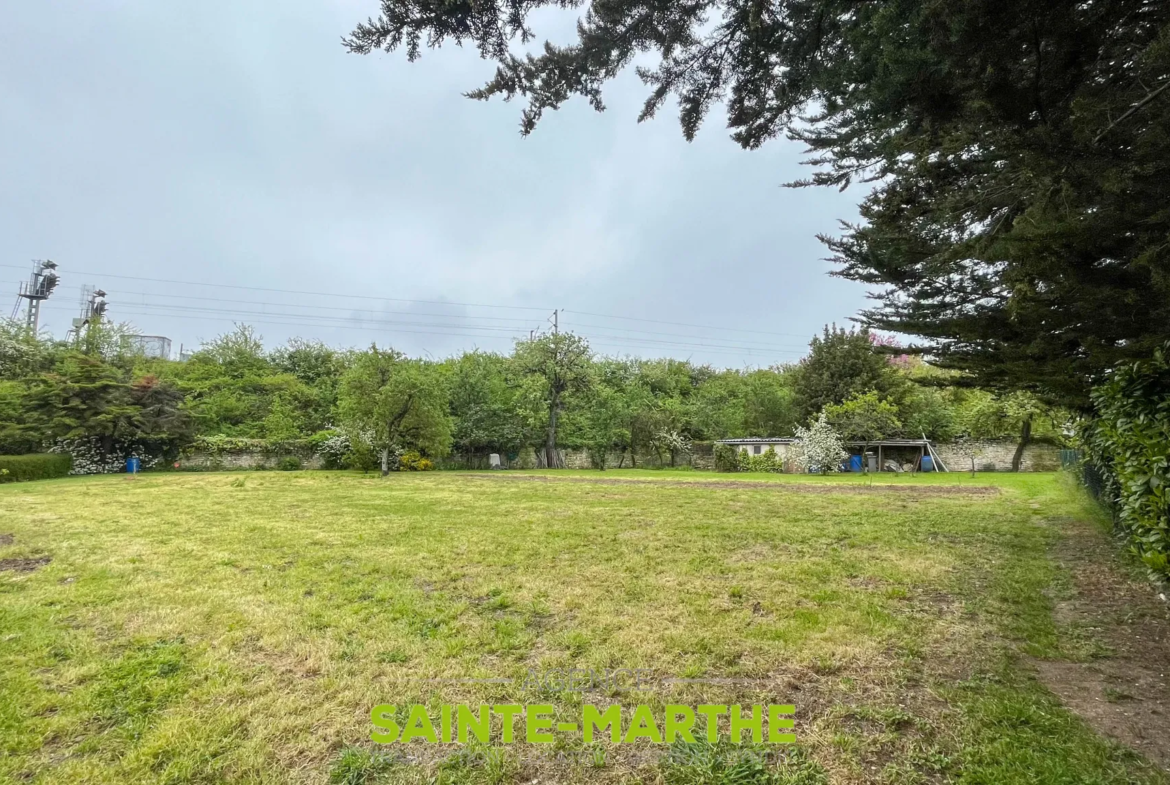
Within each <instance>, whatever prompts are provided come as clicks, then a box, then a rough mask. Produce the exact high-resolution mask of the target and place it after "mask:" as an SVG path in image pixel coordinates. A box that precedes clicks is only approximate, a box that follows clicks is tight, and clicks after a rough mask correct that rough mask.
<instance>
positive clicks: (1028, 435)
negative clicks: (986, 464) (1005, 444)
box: [1012, 415, 1032, 472]
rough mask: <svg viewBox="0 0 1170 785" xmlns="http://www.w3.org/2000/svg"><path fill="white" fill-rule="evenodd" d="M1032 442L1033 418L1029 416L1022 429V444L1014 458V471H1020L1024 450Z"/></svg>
mask: <svg viewBox="0 0 1170 785" xmlns="http://www.w3.org/2000/svg"><path fill="white" fill-rule="evenodd" d="M1031 441H1032V417H1031V415H1029V416H1028V417H1027V419H1025V420H1024V424H1023V425H1022V426H1021V427H1020V443H1019V444H1018V445H1017V446H1016V454H1015V455H1013V456H1012V471H1013V472H1018V471H1019V470H1020V463H1021V461H1023V460H1024V448H1025V447H1027V446H1028V444H1029V443H1030V442H1031Z"/></svg>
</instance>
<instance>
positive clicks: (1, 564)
mask: <svg viewBox="0 0 1170 785" xmlns="http://www.w3.org/2000/svg"><path fill="white" fill-rule="evenodd" d="M52 560H53V557H51V556H37V557H36V558H34V559H0V572H4V571H5V570H7V571H9V572H32V571H33V570H39V569H40V568H41V567H44V566H45V565H46V564H48V563H49V562H51V561H52Z"/></svg>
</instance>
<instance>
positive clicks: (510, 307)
mask: <svg viewBox="0 0 1170 785" xmlns="http://www.w3.org/2000/svg"><path fill="white" fill-rule="evenodd" d="M0 267H10V268H13V269H23V268H21V267H19V266H18V265H11V264H0ZM62 272H65V273H75V274H78V275H89V276H94V277H98V278H121V279H125V280H133V281H147V282H152V283H167V284H176V285H180V286H205V287H212V288H223V289H239V290H243V291H259V292H275V293H280V294H295V295H302V296H307V297H342V298H347V299H362V300H375V301H386V302H404V303H419V304H425V305H456V306H462V307H466V308H494V309H501V310H524V311H542V312H545V313H548V312H549V311H550V310H552V309H549V308H542V307H537V306H528V305H489V304H486V303H461V302H452V301H447V300H414V299H407V298H396V297H379V296H375V295H361V294H335V293H330V292H306V291H300V290H295V289H278V288H274V287H264V286H243V285H239V284H222V283H198V282H195V281H178V280H173V279H167V278H150V277H145V276H136V275H120V274H114V273H99V272H93V271H87V270H78V269H74V268H66V269H64V270H62ZM146 294H148V295H149V294H150V293H146ZM162 296H172V297H173V296H176V295H162ZM190 299H195V298H190ZM558 313H559V314H561V315H563V314H565V313H576V314H581V315H582V316H594V317H598V318H601V319H620V320H623V321H633V322H644V323H648V324H665V325H670V326H674V327H690V328H693V329H698V330H719V331H725V332H735V333H745V334H755V335H773V336H780V337H788V338H801V339H806V338H807V337H808V336H806V335H802V334H798V333H781V332H771V331H767V330H752V329H747V328H741V327H724V326H716V325H703V324H689V323H685V322H671V321H664V320H661V319H645V318H641V317H634V316H619V315H616V314H604V313H593V312H590V311H575V310H572V309H565V308H561V309H558ZM468 318H470V317H468ZM478 318H490V317H478ZM638 332H646V331H638ZM680 337H681V336H680ZM690 337H694V336H690Z"/></svg>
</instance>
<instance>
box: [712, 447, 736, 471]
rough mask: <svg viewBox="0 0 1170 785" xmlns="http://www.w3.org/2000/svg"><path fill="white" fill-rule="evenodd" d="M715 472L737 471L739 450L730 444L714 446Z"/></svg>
mask: <svg viewBox="0 0 1170 785" xmlns="http://www.w3.org/2000/svg"><path fill="white" fill-rule="evenodd" d="M715 471H717V472H737V471H739V450H738V449H736V448H735V447H732V446H731V445H730V444H717V445H715Z"/></svg>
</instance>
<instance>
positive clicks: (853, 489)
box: [462, 472, 1000, 496]
mask: <svg viewBox="0 0 1170 785" xmlns="http://www.w3.org/2000/svg"><path fill="white" fill-rule="evenodd" d="M462 476H463V477H465V478H467V479H469V480H482V481H488V482H491V481H497V482H524V481H528V482H565V483H583V484H589V485H634V486H637V485H654V486H663V485H665V486H672V487H676V488H723V489H734V490H756V491H780V492H783V493H829V494H838V493H841V494H845V493H848V494H872V493H905V494H913V495H915V496H995V495H998V494H999V492H1000V489H999V488H997V487H995V486H993V485H894V484H892V483H874V484H872V485H863V484H861V483H812V482H768V481H766V480H762V481H758V482H752V481H751V480H667V479H663V480H659V479H627V478H616V477H579V476H562V477H557V476H553V475H547V474H516V473H514V472H495V473H491V474H488V473H484V474H464V475H462Z"/></svg>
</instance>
